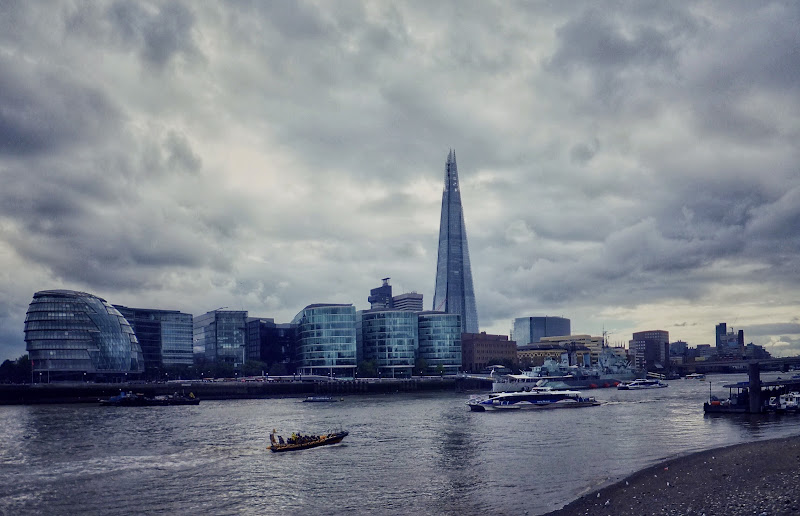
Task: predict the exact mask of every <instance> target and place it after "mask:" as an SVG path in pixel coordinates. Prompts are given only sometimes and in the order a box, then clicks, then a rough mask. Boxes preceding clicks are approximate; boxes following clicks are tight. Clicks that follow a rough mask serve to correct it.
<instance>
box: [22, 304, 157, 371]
mask: <svg viewBox="0 0 800 516" xmlns="http://www.w3.org/2000/svg"><path fill="white" fill-rule="evenodd" d="M25 346H26V349H27V351H28V356H29V357H30V360H31V367H32V370H33V381H34V382H52V381H63V380H72V381H75V380H89V379H92V380H94V379H97V380H104V381H114V380H117V381H118V380H123V379H126V378H128V375H129V374H130V375H131V378H132V377H133V376H134V375H136V376H138V375H140V374H141V373H142V372H143V371H144V357H143V356H142V348H141V346H139V341H138V340H137V338H136V335H135V334H134V332H133V328H131V325H130V324H129V323H128V321H127V320H126V319H125V317H123V315H122V314H121V313H119V310H117V309H116V308H114V307H113V306H111V305H110V304H109V303H108V302H106V300H105V299H102V298H99V297H97V296H94V295H92V294H87V293H85V292H76V291H73V290H44V291H41V292H36V293H35V294H34V295H33V301H31V303H30V305H29V306H28V313H27V315H26V316H25Z"/></svg>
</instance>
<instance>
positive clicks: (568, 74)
mask: <svg viewBox="0 0 800 516" xmlns="http://www.w3.org/2000/svg"><path fill="white" fill-rule="evenodd" d="M798 27H800V3H798V2H796V1H793V0H791V1H786V2H750V1H746V2H731V1H720V2H663V1H661V0H655V1H652V2H648V1H633V2H594V1H592V2H585V3H579V2H559V1H554V2H508V1H502V2H496V3H495V2H490V1H485V0H480V1H474V2H468V1H454V2H427V1H419V2H384V1H376V2H358V1H320V2H304V1H286V2H284V1H280V2H278V1H276V2H262V1H252V2H248V1H241V2H233V1H231V2H219V3H214V2H211V1H203V2H188V1H187V2H178V1H175V2H133V1H129V0H120V1H108V2H105V1H98V2H82V1H76V2H26V1H22V0H20V1H6V0H0V360H1V359H5V358H12V359H13V358H17V357H18V356H20V355H22V354H23V353H24V352H25V343H24V334H23V328H24V319H25V311H26V310H27V306H28V304H29V303H30V301H31V299H32V296H33V293H34V292H36V291H39V290H47V289H62V288H63V289H74V290H81V291H85V292H90V293H92V294H95V295H98V296H100V297H103V298H104V299H106V300H108V301H109V302H111V303H114V304H123V305H127V306H134V307H148V308H160V309H177V310H181V311H183V312H188V313H193V314H195V315H198V314H202V313H204V312H206V311H209V310H213V309H215V308H219V307H224V306H226V307H229V308H231V309H244V310H248V311H249V312H250V315H251V316H259V317H273V318H275V321H276V322H289V321H290V320H291V319H292V317H293V316H294V315H295V314H296V313H297V312H298V311H299V310H301V309H302V308H303V307H304V306H306V305H308V304H311V303H320V302H335V303H353V304H354V305H355V306H356V308H357V309H363V308H368V306H369V305H368V303H367V296H368V295H369V289H370V288H374V287H377V286H379V285H380V279H381V278H383V277H387V276H388V277H391V278H392V279H391V282H392V285H393V286H394V291H395V294H399V293H403V292H411V291H416V292H419V293H422V294H423V295H424V296H425V307H426V308H431V303H432V301H433V300H432V297H433V289H434V282H435V275H436V251H437V241H438V225H439V212H440V209H441V195H442V186H443V181H444V166H445V160H446V157H447V153H448V151H449V149H451V148H453V149H455V151H456V153H457V157H458V168H459V175H460V179H461V188H462V199H463V204H464V216H465V220H466V227H467V234H468V237H469V248H470V255H471V261H472V267H473V269H472V274H473V278H474V283H475V293H476V297H477V305H478V315H479V320H480V326H481V329H482V330H485V331H487V332H489V333H499V334H508V333H509V331H510V329H511V327H512V321H513V318H515V317H525V316H534V315H560V316H564V317H568V318H570V319H571V320H572V330H573V333H589V334H592V335H600V334H601V333H602V331H603V329H604V328H605V330H607V331H609V333H610V337H609V338H610V340H611V342H613V343H619V342H625V343H627V341H628V340H629V339H630V338H631V333H632V332H634V331H642V330H652V329H661V330H667V331H669V333H670V339H671V340H672V341H675V340H678V339H681V340H685V341H687V342H689V344H690V345H696V344H704V343H705V344H708V343H711V344H713V342H714V326H715V325H716V324H717V323H719V322H727V323H728V325H729V326H733V327H734V328H735V329H737V330H738V329H744V331H745V341H746V342H751V341H752V342H755V343H757V344H763V345H765V346H766V349H767V350H768V351H770V352H772V353H773V354H775V355H785V354H797V353H800V288H798V287H800V232H799V230H798V228H800V165H799V163H800V159H799V158H800V147H799V146H798V141H800V31H799V30H798Z"/></svg>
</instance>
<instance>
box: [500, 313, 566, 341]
mask: <svg viewBox="0 0 800 516" xmlns="http://www.w3.org/2000/svg"><path fill="white" fill-rule="evenodd" d="M571 333H572V332H571V331H570V320H569V319H567V318H565V317H548V316H545V317H517V318H516V319H514V335H513V337H514V340H515V341H517V346H525V345H527V344H535V343H537V342H539V341H540V340H541V339H542V338H544V337H562V336H566V335H570V334H571Z"/></svg>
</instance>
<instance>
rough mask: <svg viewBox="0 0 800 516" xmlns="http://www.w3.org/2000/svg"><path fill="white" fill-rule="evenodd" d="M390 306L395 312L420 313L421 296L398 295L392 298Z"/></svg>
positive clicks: (414, 294)
mask: <svg viewBox="0 0 800 516" xmlns="http://www.w3.org/2000/svg"><path fill="white" fill-rule="evenodd" d="M392 306H393V307H394V309H395V310H405V311H407V312H422V310H423V308H422V294H417V293H416V292H409V293H408V294H398V295H396V296H394V297H392Z"/></svg>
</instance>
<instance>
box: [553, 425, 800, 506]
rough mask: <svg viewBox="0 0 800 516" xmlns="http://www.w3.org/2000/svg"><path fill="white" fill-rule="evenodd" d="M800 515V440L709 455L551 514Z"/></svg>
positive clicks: (647, 472) (648, 472) (655, 470)
mask: <svg viewBox="0 0 800 516" xmlns="http://www.w3.org/2000/svg"><path fill="white" fill-rule="evenodd" d="M666 514H670V515H672V514H674V515H681V516H683V515H697V516H700V515H706V516H712V515H725V516H736V515H745V514H746V515H755V516H774V515H783V514H786V515H789V514H791V515H798V514H800V436H794V437H789V438H783V439H774V440H769V441H756V442H752V443H745V444H738V445H733V446H728V447H725V448H718V449H715V450H707V451H703V452H699V453H694V454H692V455H687V456H684V457H679V458H676V459H671V460H668V461H666V462H663V463H661V464H658V465H657V466H652V467H650V468H647V469H644V470H641V471H639V472H637V473H634V474H633V475H631V476H630V477H628V478H626V479H624V480H621V481H620V482H617V483H616V484H613V485H610V486H608V487H604V488H602V489H600V490H598V491H595V492H593V493H591V494H588V495H585V496H582V497H581V498H578V499H577V500H575V501H574V502H572V503H570V504H569V505H567V506H566V507H564V508H562V509H560V510H557V511H554V512H550V513H548V515H549V516H566V515H570V516H572V515H589V516H598V515H613V516H624V515H636V516H643V515H666Z"/></svg>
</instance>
